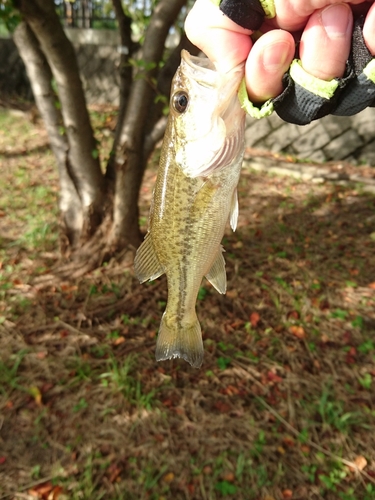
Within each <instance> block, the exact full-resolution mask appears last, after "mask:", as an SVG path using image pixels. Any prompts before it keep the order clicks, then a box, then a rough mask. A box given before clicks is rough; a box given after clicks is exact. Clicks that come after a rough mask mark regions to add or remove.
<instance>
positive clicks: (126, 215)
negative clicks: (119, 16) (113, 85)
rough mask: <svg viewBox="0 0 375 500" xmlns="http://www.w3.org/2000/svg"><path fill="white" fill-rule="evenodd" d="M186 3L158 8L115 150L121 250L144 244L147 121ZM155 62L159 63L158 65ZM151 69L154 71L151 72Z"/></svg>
mask: <svg viewBox="0 0 375 500" xmlns="http://www.w3.org/2000/svg"><path fill="white" fill-rule="evenodd" d="M185 3H186V0H174V1H173V2H172V1H171V0H161V1H160V2H159V3H158V4H157V6H156V7H155V10H154V13H153V15H152V17H151V21H150V24H149V26H148V28H147V31H146V35H145V41H144V45H143V49H142V52H141V55H140V58H141V60H142V61H143V64H144V68H145V69H143V70H141V71H140V73H139V74H138V75H136V78H135V79H134V80H133V85H132V88H131V91H130V96H129V103H128V106H127V109H126V114H125V118H124V123H123V126H122V129H121V136H120V140H119V144H118V146H117V148H116V151H115V169H116V183H115V197H114V208H113V226H112V232H111V237H110V242H111V244H112V246H113V247H116V248H121V247H122V246H124V245H126V244H128V243H131V244H133V245H135V246H137V245H138V244H139V242H140V241H141V235H140V231H139V223H138V194H139V188H140V185H141V181H142V176H143V172H144V169H145V166H146V163H147V160H148V158H146V157H145V156H144V151H143V145H144V140H145V136H146V130H147V120H148V117H149V116H150V112H151V110H152V107H153V105H154V98H155V97H156V92H155V90H156V89H155V83H153V82H155V81H156V77H157V75H158V66H157V63H158V62H159V61H160V60H161V58H162V55H163V51H164V45H165V40H166V38H167V35H168V32H169V29H170V27H171V25H172V24H173V22H174V21H175V19H176V18H177V15H178V13H179V12H180V10H181V8H182V7H183V5H185ZM155 63H156V64H155ZM149 67H151V69H148V68H149Z"/></svg>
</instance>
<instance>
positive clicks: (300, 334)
mask: <svg viewBox="0 0 375 500" xmlns="http://www.w3.org/2000/svg"><path fill="white" fill-rule="evenodd" d="M289 332H290V333H291V334H292V335H294V336H295V337H297V338H298V339H301V340H302V339H305V338H306V333H305V330H304V329H303V328H302V326H297V325H292V326H290V327H289Z"/></svg>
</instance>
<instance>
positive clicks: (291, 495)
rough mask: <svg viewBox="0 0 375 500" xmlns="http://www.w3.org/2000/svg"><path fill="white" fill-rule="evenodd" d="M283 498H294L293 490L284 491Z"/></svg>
mask: <svg viewBox="0 0 375 500" xmlns="http://www.w3.org/2000/svg"><path fill="white" fill-rule="evenodd" d="M282 495H283V498H286V499H288V498H293V491H292V490H284V491H283V492H282Z"/></svg>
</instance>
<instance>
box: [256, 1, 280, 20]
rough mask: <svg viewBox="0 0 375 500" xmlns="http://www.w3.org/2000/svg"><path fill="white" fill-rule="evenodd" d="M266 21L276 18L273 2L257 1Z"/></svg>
mask: <svg viewBox="0 0 375 500" xmlns="http://www.w3.org/2000/svg"><path fill="white" fill-rule="evenodd" d="M259 1H260V3H261V5H262V7H263V10H264V13H265V15H266V18H267V19H272V18H273V17H275V16H276V9H275V2H274V0H259Z"/></svg>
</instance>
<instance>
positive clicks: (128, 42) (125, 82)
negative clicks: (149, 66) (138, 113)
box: [106, 0, 135, 182]
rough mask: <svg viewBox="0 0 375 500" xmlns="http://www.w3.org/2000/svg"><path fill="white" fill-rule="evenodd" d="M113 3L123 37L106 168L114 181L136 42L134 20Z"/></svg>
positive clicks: (113, 1)
mask: <svg viewBox="0 0 375 500" xmlns="http://www.w3.org/2000/svg"><path fill="white" fill-rule="evenodd" d="M112 5H113V8H114V10H115V13H116V19H117V22H118V26H119V32H120V39H121V56H120V67H119V74H120V104H119V111H118V116H117V126H116V130H115V138H114V141H113V146H112V151H111V154H110V157H109V161H108V164H107V169H106V178H107V179H108V180H110V181H112V182H114V181H115V178H116V168H115V155H116V149H117V147H118V144H119V140H120V136H121V126H122V123H123V121H124V118H125V112H126V106H127V104H128V100H129V94H130V89H131V85H132V77H133V68H132V66H131V64H130V61H129V59H130V58H131V57H132V56H133V52H134V46H135V44H134V42H133V41H132V38H131V23H132V20H131V18H130V17H128V16H127V15H126V14H125V12H124V9H123V8H122V4H121V0H112Z"/></svg>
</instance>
